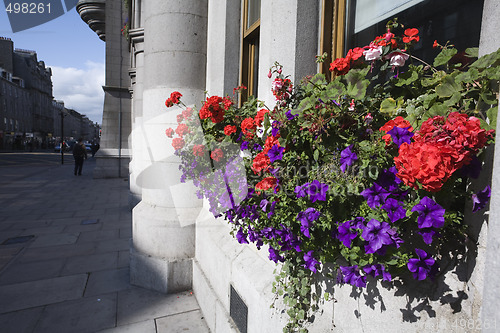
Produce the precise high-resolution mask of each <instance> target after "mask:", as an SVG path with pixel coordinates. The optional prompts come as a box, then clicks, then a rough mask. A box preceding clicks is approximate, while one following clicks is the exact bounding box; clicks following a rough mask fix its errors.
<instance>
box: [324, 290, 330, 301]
mask: <svg viewBox="0 0 500 333" xmlns="http://www.w3.org/2000/svg"><path fill="white" fill-rule="evenodd" d="M323 296H324V297H325V301H327V302H328V299H329V298H330V293H329V292H327V291H325V293H324V294H323Z"/></svg>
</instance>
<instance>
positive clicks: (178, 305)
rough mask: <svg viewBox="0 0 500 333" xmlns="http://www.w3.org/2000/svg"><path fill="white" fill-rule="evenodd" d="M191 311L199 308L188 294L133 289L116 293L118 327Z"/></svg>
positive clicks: (193, 298)
mask: <svg viewBox="0 0 500 333" xmlns="http://www.w3.org/2000/svg"><path fill="white" fill-rule="evenodd" d="M193 310H199V306H198V303H197V302H196V299H195V297H194V296H193V295H191V294H190V293H189V292H183V293H177V294H169V295H166V294H162V293H159V292H155V291H151V290H146V289H142V288H137V287H133V288H132V289H129V290H125V291H120V292H119V293H118V314H117V315H118V317H117V324H118V326H120V325H125V324H130V323H136V322H141V321H144V320H148V319H154V318H159V317H164V316H168V315H173V314H178V313H182V312H188V311H193Z"/></svg>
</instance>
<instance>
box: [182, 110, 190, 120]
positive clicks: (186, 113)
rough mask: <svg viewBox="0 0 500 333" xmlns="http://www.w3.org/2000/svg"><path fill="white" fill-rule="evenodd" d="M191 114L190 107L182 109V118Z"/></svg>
mask: <svg viewBox="0 0 500 333" xmlns="http://www.w3.org/2000/svg"><path fill="white" fill-rule="evenodd" d="M192 114H193V109H191V108H186V110H184V111H182V116H183V117H184V119H189V118H190V117H191V115H192Z"/></svg>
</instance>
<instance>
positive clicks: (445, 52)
mask: <svg viewBox="0 0 500 333" xmlns="http://www.w3.org/2000/svg"><path fill="white" fill-rule="evenodd" d="M455 54H457V49H455V48H444V49H442V50H441V52H440V53H439V54H438V55H437V56H436V58H435V59H434V67H438V66H441V65H444V64H447V63H448V61H450V59H451V58H453V56H454V55H455Z"/></svg>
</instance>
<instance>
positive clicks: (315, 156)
mask: <svg viewBox="0 0 500 333" xmlns="http://www.w3.org/2000/svg"><path fill="white" fill-rule="evenodd" d="M313 158H314V160H315V161H316V162H318V159H319V150H318V149H316V150H314V153H313Z"/></svg>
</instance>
